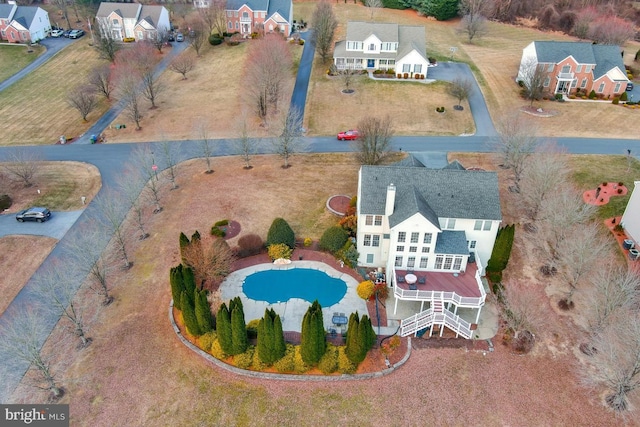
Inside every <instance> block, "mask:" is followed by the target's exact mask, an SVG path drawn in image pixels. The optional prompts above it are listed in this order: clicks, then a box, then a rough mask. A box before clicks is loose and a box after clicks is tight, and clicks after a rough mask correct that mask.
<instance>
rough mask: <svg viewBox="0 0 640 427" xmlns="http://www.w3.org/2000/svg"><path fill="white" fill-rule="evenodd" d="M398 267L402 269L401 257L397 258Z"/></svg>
mask: <svg viewBox="0 0 640 427" xmlns="http://www.w3.org/2000/svg"><path fill="white" fill-rule="evenodd" d="M395 266H396V267H402V257H401V256H397V257H396V264H395Z"/></svg>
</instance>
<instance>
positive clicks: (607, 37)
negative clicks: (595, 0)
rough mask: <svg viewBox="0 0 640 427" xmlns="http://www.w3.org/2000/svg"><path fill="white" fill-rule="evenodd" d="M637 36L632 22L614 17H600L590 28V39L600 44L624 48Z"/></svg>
mask: <svg viewBox="0 0 640 427" xmlns="http://www.w3.org/2000/svg"><path fill="white" fill-rule="evenodd" d="M635 34H636V29H635V25H634V24H633V23H632V22H630V21H627V20H626V19H624V18H619V17H617V16H614V15H604V16H603V15H600V17H599V18H598V19H597V20H596V21H595V22H593V23H592V24H591V25H590V27H589V38H590V39H591V40H593V41H594V42H595V43H598V44H610V45H615V46H624V44H625V43H626V42H627V41H628V40H631V39H633V37H634V35H635Z"/></svg>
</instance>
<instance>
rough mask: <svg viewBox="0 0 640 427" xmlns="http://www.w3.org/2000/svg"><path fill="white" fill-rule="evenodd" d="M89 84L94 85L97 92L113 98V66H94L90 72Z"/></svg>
mask: <svg viewBox="0 0 640 427" xmlns="http://www.w3.org/2000/svg"><path fill="white" fill-rule="evenodd" d="M89 84H90V85H91V86H93V88H94V89H95V91H96V92H99V93H101V94H102V95H104V97H105V98H107V99H111V98H110V97H111V92H113V77H112V75H111V67H110V66H108V65H98V66H96V67H94V68H93V69H92V70H91V72H90V73H89Z"/></svg>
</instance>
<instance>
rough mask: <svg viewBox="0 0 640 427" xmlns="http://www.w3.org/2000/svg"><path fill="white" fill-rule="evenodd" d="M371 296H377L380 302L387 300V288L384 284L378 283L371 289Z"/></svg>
mask: <svg viewBox="0 0 640 427" xmlns="http://www.w3.org/2000/svg"><path fill="white" fill-rule="evenodd" d="M373 294H374V295H377V296H378V299H379V300H380V301H382V302H384V301H386V300H387V298H389V288H388V287H387V284H386V283H378V284H377V285H375V286H374V288H373Z"/></svg>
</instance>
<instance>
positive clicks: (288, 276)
mask: <svg viewBox="0 0 640 427" xmlns="http://www.w3.org/2000/svg"><path fill="white" fill-rule="evenodd" d="M242 290H243V291H244V293H245V295H246V296H247V297H249V298H251V299H253V300H256V301H266V302H268V303H270V304H274V303H277V302H286V301H288V300H289V299H291V298H300V299H303V300H306V301H309V302H310V303H311V302H313V301H315V300H316V299H317V300H318V302H319V303H320V305H321V306H323V307H329V306H331V305H333V304H336V303H337V302H339V301H340V300H341V299H342V298H343V297H344V295H345V294H346V293H347V284H346V283H345V282H344V281H343V280H340V279H334V278H333V277H329V276H328V275H327V274H326V273H323V272H322V271H319V270H311V269H308V268H293V269H290V270H266V271H259V272H257V273H253V274H251V275H249V276H247V277H246V278H245V280H244V284H243V285H242Z"/></svg>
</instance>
